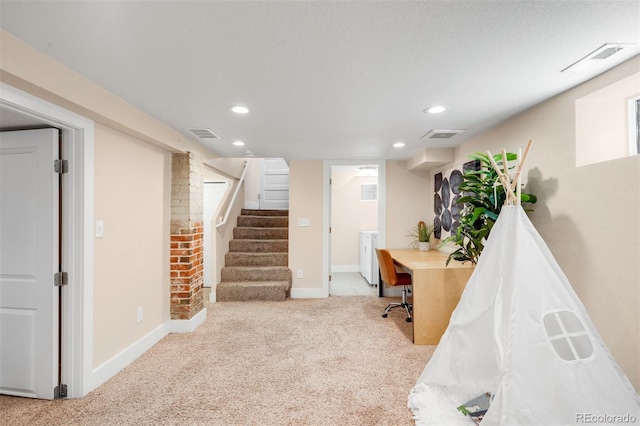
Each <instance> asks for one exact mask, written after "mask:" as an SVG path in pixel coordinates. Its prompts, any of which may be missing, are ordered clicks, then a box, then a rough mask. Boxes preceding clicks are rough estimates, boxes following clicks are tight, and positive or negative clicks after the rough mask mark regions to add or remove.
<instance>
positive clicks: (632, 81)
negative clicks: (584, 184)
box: [575, 73, 640, 167]
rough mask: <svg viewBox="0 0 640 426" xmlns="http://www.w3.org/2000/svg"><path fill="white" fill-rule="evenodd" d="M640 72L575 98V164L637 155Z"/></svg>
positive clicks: (579, 164)
mask: <svg viewBox="0 0 640 426" xmlns="http://www.w3.org/2000/svg"><path fill="white" fill-rule="evenodd" d="M638 79H640V73H635V74H632V75H631V76H629V77H626V78H623V79H622V80H620V81H617V82H615V83H613V84H610V85H609V86H607V87H603V88H602V89H600V90H596V91H595V92H593V93H590V94H588V95H586V96H583V97H582V98H580V99H577V100H576V104H575V108H576V109H575V112H576V118H575V119H576V166H578V167H580V166H586V165H589V164H596V163H601V162H604V161H608V160H614V159H617V158H625V157H629V156H632V155H637V154H638V152H639V151H640V148H639V146H638V144H639V140H638V139H639V138H640V136H639V133H640V127H639V123H638V121H639V119H638V114H639V112H638V108H640V105H639V102H640V92H639V91H638V89H639V87H638Z"/></svg>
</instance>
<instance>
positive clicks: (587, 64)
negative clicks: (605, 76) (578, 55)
mask: <svg viewBox="0 0 640 426" xmlns="http://www.w3.org/2000/svg"><path fill="white" fill-rule="evenodd" d="M630 46H632V44H629V43H605V44H603V45H602V46H600V47H598V48H597V49H596V50H594V51H593V52H591V53H589V54H588V55H587V56H585V57H583V58H582V59H580V60H579V61H576V62H574V63H573V64H571V65H569V66H568V67H566V68H565V69H563V70H562V71H560V72H565V71H570V72H572V73H583V72H587V71H591V70H593V69H594V68H596V67H598V66H600V65H601V64H603V63H605V61H606V60H607V59H609V58H610V57H611V56H613V55H615V54H616V53H618V52H620V51H621V50H623V49H626V48H627V47H630Z"/></svg>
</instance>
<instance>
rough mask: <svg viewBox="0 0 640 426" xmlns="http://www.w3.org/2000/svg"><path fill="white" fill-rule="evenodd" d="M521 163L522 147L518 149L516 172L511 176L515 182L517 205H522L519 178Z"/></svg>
mask: <svg viewBox="0 0 640 426" xmlns="http://www.w3.org/2000/svg"><path fill="white" fill-rule="evenodd" d="M521 164H522V149H518V171H517V172H516V175H515V176H514V177H513V182H515V184H516V205H518V206H521V205H522V185H521V184H520V178H521V174H520V170H521V168H520V165H521ZM513 182H512V185H513ZM512 189H513V187H512Z"/></svg>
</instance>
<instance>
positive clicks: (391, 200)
mask: <svg viewBox="0 0 640 426" xmlns="http://www.w3.org/2000/svg"><path fill="white" fill-rule="evenodd" d="M432 182H433V180H432V177H431V174H430V173H429V172H427V171H409V170H407V162H406V161H387V206H386V215H387V219H386V224H385V226H386V246H387V247H389V248H406V247H409V244H410V243H411V239H410V238H408V237H407V234H408V233H409V229H410V228H411V227H412V226H415V225H417V223H418V222H419V221H421V220H424V221H426V220H427V218H430V219H431V221H433V183H432Z"/></svg>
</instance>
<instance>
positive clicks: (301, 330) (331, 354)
mask: <svg viewBox="0 0 640 426" xmlns="http://www.w3.org/2000/svg"><path fill="white" fill-rule="evenodd" d="M388 302H389V299H381V298H378V297H361V296H355V297H330V298H328V299H310V300H302V299H293V300H287V301H286V302H224V303H217V304H213V305H208V309H209V312H208V318H207V320H206V322H205V323H204V324H202V325H201V326H200V327H199V328H198V329H197V330H196V331H195V332H193V333H190V334H171V335H169V336H167V337H166V338H164V339H163V340H162V341H160V342H159V343H158V344H157V345H156V346H154V347H153V348H152V349H151V350H150V351H148V352H147V353H146V354H144V355H143V356H142V357H140V358H139V359H138V360H137V361H136V362H134V363H133V364H131V365H130V366H129V367H127V368H126V369H124V370H123V371H122V372H120V373H119V374H118V375H116V376H115V377H113V378H112V379H111V380H109V381H108V382H107V383H105V384H104V385H102V386H101V387H99V388H98V389H96V390H94V391H93V392H91V393H90V394H89V395H87V396H86V397H85V398H82V399H74V400H57V401H37V400H30V399H25V398H13V397H7V396H0V424H2V425H27V424H28V425H47V426H51V425H412V424H413V420H412V416H411V412H410V411H409V409H408V408H407V395H408V393H409V391H410V389H411V388H412V387H413V385H414V384H415V382H416V380H417V378H418V376H419V375H420V373H421V372H422V370H423V369H424V367H425V365H426V362H427V360H428V359H429V357H430V356H431V354H432V353H433V350H434V348H435V347H433V346H415V345H413V343H412V342H411V324H409V323H406V322H405V321H404V316H403V315H402V312H400V311H397V310H396V311H395V312H393V313H391V314H390V315H389V317H388V318H386V319H385V318H381V317H380V313H381V312H382V311H383V309H384V307H385V306H386V304H387V303H388Z"/></svg>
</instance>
